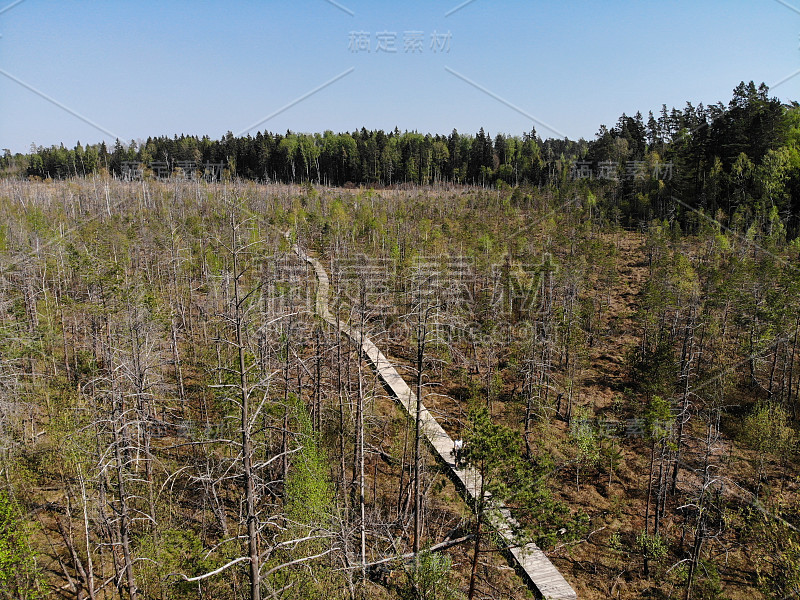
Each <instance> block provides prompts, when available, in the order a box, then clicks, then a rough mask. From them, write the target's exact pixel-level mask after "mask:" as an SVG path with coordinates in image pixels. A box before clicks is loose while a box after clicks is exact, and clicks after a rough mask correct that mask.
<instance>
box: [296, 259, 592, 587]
mask: <svg viewBox="0 0 800 600" xmlns="http://www.w3.org/2000/svg"><path fill="white" fill-rule="evenodd" d="M293 250H294V252H295V254H297V256H298V257H300V258H301V259H302V260H304V261H306V262H307V263H309V264H310V265H311V266H312V267H313V268H314V272H315V274H316V277H317V294H316V299H315V307H316V311H317V314H318V315H319V316H320V317H322V318H323V319H324V320H325V321H327V322H328V323H329V324H330V325H332V326H334V327H338V328H339V330H340V331H341V332H342V333H344V334H345V335H347V336H348V337H349V338H351V339H352V340H353V341H354V342H355V343H356V344H360V345H361V351H362V353H363V354H364V355H365V356H366V357H367V360H368V361H369V362H370V364H371V365H372V367H373V368H374V369H375V371H376V372H377V373H378V376H379V377H380V378H381V379H382V380H383V382H384V384H385V385H386V386H387V387H388V388H389V389H390V390H391V393H392V396H394V398H395V399H396V400H397V402H398V403H399V404H400V405H401V406H402V407H403V409H405V411H406V412H407V413H408V414H409V416H412V417H415V415H416V409H417V399H416V395H415V394H414V393H413V392H412V390H411V388H410V387H409V386H408V384H407V383H406V382H405V380H404V379H403V378H402V377H401V376H400V374H399V373H398V372H397V370H396V369H395V368H394V367H393V366H392V364H391V363H390V362H389V360H388V359H387V358H386V356H385V355H384V354H383V352H381V351H380V349H379V348H378V347H377V346H376V345H375V344H374V343H373V342H372V340H371V339H369V338H368V337H367V336H365V335H363V334H362V332H360V331H359V330H358V329H356V328H354V327H350V326H348V325H345V324H344V323H341V322H340V321H338V320H337V318H336V317H335V316H334V315H333V314H332V313H331V311H330V309H329V308H328V295H329V293H330V280H329V279H328V274H327V273H326V272H325V268H324V267H323V266H322V264H321V263H320V262H319V261H318V260H316V259H315V258H312V257H311V256H309V255H308V254H306V253H305V252H304V251H303V250H302V249H301V248H300V246H298V245H297V244H295V245H294V246H293ZM420 416H421V420H422V431H423V433H424V434H425V437H426V438H427V440H428V442H429V444H430V445H431V447H432V448H433V450H434V451H435V452H436V454H437V455H438V456H439V459H440V460H441V462H443V463H444V464H446V465H448V466H449V468H450V471H451V475H453V476H454V477H455V478H456V480H457V481H458V482H460V486H459V488H460V489H461V490H462V491H463V493H464V494H465V496H466V500H467V501H468V502H470V503H473V504H474V501H475V498H476V497H477V496H478V494H480V489H481V475H480V473H478V472H477V471H476V470H475V469H473V468H472V467H457V466H456V465H455V463H454V462H453V461H452V457H451V455H450V452H451V450H452V449H453V440H452V438H451V437H450V436H449V435H447V432H446V431H445V430H444V429H443V428H442V426H441V425H439V422H438V421H437V420H436V419H435V418H434V417H433V415H432V414H431V413H430V411H428V409H427V408H425V406H424V405H422V404H420ZM489 505H490V506H491V503H489ZM487 522H488V523H489V525H490V526H491V527H492V528H493V529H494V530H495V531H496V532H497V533H498V535H499V536H500V537H501V538H502V540H503V543H504V544H505V549H507V550H508V551H509V552H510V554H511V555H512V556H513V558H514V560H515V561H516V563H517V566H518V567H519V568H520V569H521V570H522V571H523V572H524V573H525V576H526V577H527V583H528V585H530V586H532V587H533V589H534V590H535V591H536V592H537V593H538V594H539V595H540V596H541V597H543V598H545V599H547V600H577V597H578V596H577V594H576V593H575V590H573V589H572V587H571V586H570V585H569V583H567V580H566V579H564V577H563V576H562V575H561V573H560V572H559V571H558V569H556V567H555V566H554V565H553V563H551V562H550V560H549V559H548V558H547V556H546V555H545V553H544V552H542V550H541V549H540V548H539V547H538V546H537V545H536V544H533V543H527V544H523V545H520V544H519V543H518V541H517V540H516V539H515V536H514V533H513V525H515V524H516V521H515V520H514V519H513V517H512V516H511V513H510V512H509V511H508V510H507V509H505V508H500V509H494V510H492V509H490V510H489V511H488V512H487Z"/></svg>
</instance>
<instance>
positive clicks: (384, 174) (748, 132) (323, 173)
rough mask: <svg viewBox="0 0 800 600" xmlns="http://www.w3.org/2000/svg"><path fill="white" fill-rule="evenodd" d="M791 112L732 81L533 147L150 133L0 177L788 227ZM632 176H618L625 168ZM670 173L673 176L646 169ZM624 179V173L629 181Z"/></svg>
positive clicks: (466, 139)
mask: <svg viewBox="0 0 800 600" xmlns="http://www.w3.org/2000/svg"><path fill="white" fill-rule="evenodd" d="M799 141H800V111H798V105H797V103H796V102H792V103H791V104H783V103H781V102H780V100H778V99H777V98H774V97H772V98H771V97H770V96H769V89H768V87H767V86H766V85H764V84H763V83H762V84H761V85H760V86H756V85H755V84H754V83H753V82H752V81H751V82H750V83H748V84H745V83H744V82H741V83H740V84H739V85H738V86H737V87H736V88H735V89H734V90H733V96H732V98H731V100H730V101H729V102H728V104H727V105H726V104H723V103H722V102H718V103H717V104H714V105H709V106H704V105H703V104H699V105H697V106H693V105H692V104H691V103H689V102H687V103H686V106H685V107H684V108H683V110H679V109H677V108H672V109H671V110H669V109H667V106H666V105H663V106H662V108H661V111H660V113H659V114H658V115H654V114H653V113H652V112H650V113H649V114H648V117H647V119H645V118H644V117H643V116H642V114H641V113H640V112H637V113H636V114H635V115H634V116H628V115H626V114H624V113H623V114H622V116H620V118H619V120H618V121H617V123H616V124H615V125H613V126H612V127H610V128H609V127H606V126H605V125H602V126H601V127H600V129H599V131H598V133H597V135H596V137H595V139H594V140H591V141H587V140H584V139H582V138H581V139H579V140H577V141H573V140H569V139H566V138H565V139H555V138H549V139H542V138H541V137H540V136H539V135H538V134H537V132H536V130H535V128H532V129H531V131H530V132H528V133H525V134H524V135H522V136H516V135H515V136H511V135H505V134H497V135H495V136H494V137H492V135H491V134H490V133H488V132H486V131H484V129H483V128H481V129H480V130H479V131H478V132H477V133H476V134H475V135H469V134H462V133H459V132H458V131H456V130H455V129H454V130H453V131H452V132H451V133H450V134H449V135H440V134H430V133H427V134H423V133H419V132H417V131H404V132H401V131H400V130H399V129H397V128H395V129H394V130H392V131H389V132H385V131H383V130H367V129H365V128H361V129H360V130H356V131H352V132H344V133H334V132H333V131H325V132H324V133H322V134H319V133H314V134H308V133H296V132H292V131H287V132H286V133H285V134H280V133H271V132H268V131H264V132H260V131H259V132H258V133H256V134H255V136H252V135H250V134H248V135H246V136H240V137H236V136H234V135H233V134H232V133H231V132H228V133H226V134H225V135H224V136H223V137H222V138H221V139H220V140H211V139H210V138H209V137H208V136H203V137H198V136H195V135H181V136H177V135H175V136H173V137H172V138H170V137H168V136H159V137H149V138H148V139H147V140H146V141H143V142H142V141H140V142H136V141H131V142H130V143H128V144H125V143H123V142H122V141H120V140H117V141H116V143H115V144H114V147H113V148H112V149H109V148H108V147H107V146H106V144H105V143H100V144H90V145H86V146H84V145H82V144H81V143H80V142H79V143H78V144H76V145H75V147H74V148H72V149H69V148H66V147H64V146H63V144H62V145H59V146H52V147H50V148H45V147H41V146H32V147H31V150H30V152H29V153H27V154H16V155H12V154H11V153H10V151H6V152H5V153H4V155H3V157H2V158H1V159H0V175H5V176H24V177H39V178H43V179H46V178H52V179H58V178H69V177H76V176H77V177H80V176H85V175H89V174H92V173H96V172H98V171H101V170H105V171H107V172H109V173H110V174H112V175H115V176H118V177H122V176H123V175H124V173H125V165H126V164H135V163H138V164H140V165H141V166H142V167H143V175H144V176H145V177H148V176H149V177H157V176H159V175H161V174H162V173H161V171H160V170H155V172H154V170H153V169H148V166H149V165H151V164H152V163H154V162H158V163H159V164H160V165H164V164H165V165H168V168H169V171H168V172H173V171H174V172H175V174H180V171H179V169H178V168H177V167H178V165H179V164H184V163H187V162H189V163H191V162H194V163H198V164H203V163H215V164H220V163H224V164H225V165H226V169H225V170H224V172H223V176H225V177H229V178H242V179H249V180H254V181H262V182H282V183H303V182H313V183H317V184H322V185H330V186H371V187H381V186H396V185H399V184H417V185H432V184H433V185H435V184H467V185H479V186H484V187H496V186H505V185H510V186H524V185H530V186H537V187H551V188H555V189H559V190H561V191H563V192H564V193H571V192H570V190H573V189H574V188H575V187H580V188H582V189H588V190H591V191H592V193H593V194H599V195H600V196H602V197H608V198H609V199H610V201H609V203H608V204H609V205H611V206H613V207H614V209H615V210H616V211H618V213H619V217H620V218H623V219H626V220H628V221H629V222H631V223H632V222H636V221H644V222H646V221H648V220H649V219H652V218H655V217H657V218H663V217H665V216H669V215H670V211H671V210H673V209H674V206H673V205H674V202H669V199H670V198H678V199H679V200H680V201H681V203H683V204H685V205H686V206H687V207H689V208H702V209H704V210H706V211H707V212H709V213H710V214H714V213H715V212H716V211H717V210H719V209H722V210H723V211H725V212H726V213H727V214H732V213H733V212H734V211H736V210H737V209H739V208H743V209H744V210H746V211H750V212H757V211H758V210H761V209H763V208H764V207H765V206H775V207H776V208H777V210H778V211H779V212H780V213H781V215H782V216H783V217H786V218H788V225H789V227H790V228H791V229H792V230H794V228H796V226H797V215H798V212H800V206H798V200H797V199H796V198H798V197H800V195H799V194H798V191H800V188H799V187H798V186H800V151H798V143H799ZM632 162H633V163H636V164H637V165H638V166H639V167H640V168H641V175H642V176H641V177H630V176H626V169H627V170H628V171H629V169H630V165H631V163H632ZM601 163H604V164H606V165H612V166H611V171H612V172H613V174H614V176H612V177H605V178H602V179H599V178H596V177H595V178H593V179H589V180H586V179H583V178H579V177H576V176H575V175H576V171H575V167H576V164H588V165H592V166H593V167H595V168H596V166H597V165H599V164H601ZM664 163H669V164H670V165H671V170H670V175H671V176H670V177H664V176H663V174H660V173H659V171H658V170H657V169H656V168H654V167H656V166H657V165H659V164H664ZM627 174H628V175H630V172H628V173H627Z"/></svg>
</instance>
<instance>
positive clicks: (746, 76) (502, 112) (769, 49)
mask: <svg viewBox="0 0 800 600" xmlns="http://www.w3.org/2000/svg"><path fill="white" fill-rule="evenodd" d="M462 4H463V6H461V8H458V10H454V9H456V8H457V7H459V6H460V5H462ZM0 11H2V12H0V35H2V37H0V148H10V149H11V150H12V151H13V152H22V151H27V150H28V149H29V147H30V144H31V143H36V144H38V145H45V146H49V145H51V144H58V143H64V145H65V146H68V147H71V146H73V145H74V144H75V143H76V142H77V141H78V140H80V141H81V142H82V143H84V144H85V143H93V142H99V141H100V140H103V139H105V140H106V141H107V142H113V140H114V138H115V137H119V138H121V139H122V140H123V141H130V140H132V139H135V140H139V139H146V138H147V137H148V136H150V135H170V136H172V135H173V134H181V133H187V134H197V135H204V134H205V135H209V136H210V137H212V138H219V137H221V136H222V135H223V134H224V133H225V132H226V131H228V130H230V131H232V132H233V133H234V134H239V133H242V132H243V131H245V130H247V128H248V127H250V126H252V125H254V124H256V123H259V122H260V121H262V120H264V119H266V118H267V117H270V118H269V119H267V120H266V121H265V122H263V123H262V124H260V125H259V126H258V127H256V128H253V129H252V130H251V132H252V133H253V134H255V133H256V131H258V130H265V129H268V130H270V131H278V132H285V131H286V130H287V129H291V130H293V131H298V132H322V131H324V130H326V129H332V130H334V131H352V130H354V129H356V128H360V127H362V126H364V127H367V128H368V129H377V128H381V129H384V130H389V129H393V128H394V127H395V126H397V127H399V128H400V130H406V129H407V130H417V131H420V132H432V133H437V132H438V133H449V132H450V131H451V130H452V129H453V128H456V129H458V130H459V131H460V132H462V133H475V132H476V131H477V130H478V128H480V127H481V126H482V127H484V128H485V129H486V130H487V131H488V132H489V133H490V134H491V135H496V134H497V133H508V134H522V133H523V132H526V131H530V129H531V127H532V126H535V127H536V129H537V131H538V132H539V134H540V135H542V136H543V137H562V136H569V137H570V138H573V139H577V138H579V137H584V138H586V139H592V138H593V137H594V135H595V133H596V132H597V130H598V128H599V126H600V125H601V124H607V125H612V124H614V123H615V122H616V120H617V119H618V117H619V116H620V115H621V114H622V113H623V112H625V113H627V114H629V115H632V114H634V113H635V112H636V111H637V110H640V111H642V114H643V115H644V116H645V118H646V117H647V111H648V110H653V111H654V112H657V111H658V110H659V109H660V107H661V104H667V106H669V107H672V106H677V107H678V108H682V107H683V106H684V105H685V103H686V102H687V101H690V102H692V103H693V104H697V103H699V102H703V103H705V104H710V103H715V102H717V101H723V102H725V103H727V102H728V100H730V97H731V91H732V90H733V88H734V87H735V86H736V85H737V84H738V83H739V81H742V80H744V81H750V80H754V81H755V82H756V83H760V82H762V81H763V82H765V83H766V84H768V85H770V86H771V87H772V91H771V95H775V96H778V97H779V98H780V99H781V100H784V101H787V102H788V101H790V100H793V99H798V98H800V74H798V75H797V76H796V77H794V78H791V79H788V80H786V81H784V82H783V83H780V85H777V86H775V84H777V83H779V82H781V81H782V80H784V79H786V78H787V77H789V76H791V75H793V74H795V73H797V72H798V71H800V0H786V1H785V2H784V1H783V0H690V1H684V0H675V1H669V0H658V1H655V0H637V1H634V0H630V1H615V0H609V1H605V2H598V1H592V2H589V1H579V0H563V1H547V0H544V1H533V0H529V1H511V0H509V1H502V0H472V1H471V2H464V0H426V1H424V2H423V1H408V2H400V1H393V2H388V1H387V2H381V1H378V0H370V1H367V0H337V1H336V2H332V1H330V0H295V1H291V2H289V1H282V2H278V1H269V0H263V1H260V2H256V1H247V2H246V1H237V0H231V1H229V2H211V1H204V0H192V1H182V0H161V1H159V2H152V1H150V0H140V1H125V2H122V1H120V0H103V1H89V0H84V1H79V0H59V1H54V0H22V1H17V2H15V1H14V0H0ZM355 32H360V33H355ZM412 32H417V33H412ZM434 35H436V37H435V38H434ZM432 41H435V42H437V43H435V44H432ZM367 45H369V51H367V50H366V46H367ZM407 45H408V47H406V46H407ZM379 46H381V47H380V48H379ZM392 47H394V49H395V52H389V51H386V50H391V49H392ZM337 77H338V79H336V78H337ZM331 80H335V81H332V82H331ZM326 83H328V85H327V86H323V84H326ZM26 86H27V87H26ZM31 88H33V89H31ZM33 90H36V91H33ZM315 90H316V91H315ZM310 92H314V93H311V94H310V95H309V93H310ZM40 94H41V95H40ZM42 96H45V97H46V98H49V100H47V99H45V98H44V97H42ZM304 96H305V98H304V99H301V98H303V97H304ZM498 98H499V99H498ZM298 99H301V100H299V101H298ZM54 103H57V104H59V105H60V106H57V105H56V104H54ZM292 103H294V104H292ZM290 104H291V106H289V107H288V108H287V105H290ZM509 105H510V106H509ZM282 108H283V109H285V110H283V111H282V112H279V111H280V110H281V109H282ZM74 113H77V114H79V115H81V116H80V117H78V116H75V114H74ZM276 113H278V114H276ZM87 121H88V122H90V123H91V124H90V123H87ZM537 121H538V122H537ZM542 123H544V124H547V126H549V127H550V128H551V129H548V127H546V126H545V125H543V124H542Z"/></svg>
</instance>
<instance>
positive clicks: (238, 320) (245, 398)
mask: <svg viewBox="0 0 800 600" xmlns="http://www.w3.org/2000/svg"><path fill="white" fill-rule="evenodd" d="M233 227H234V230H233V233H234V238H233V302H234V323H235V326H236V347H237V349H238V353H239V396H240V397H239V401H240V402H241V421H242V422H241V438H242V466H243V469H244V480H245V502H246V505H247V547H248V553H249V556H250V600H260V599H261V569H260V564H259V556H258V524H257V522H256V493H255V481H254V474H253V465H252V458H253V449H252V444H251V439H250V390H249V388H248V383H247V367H246V365H245V357H244V339H243V335H242V321H243V319H244V317H243V315H242V306H241V300H240V298H239V277H240V273H239V264H238V249H237V247H236V225H233ZM286 360H287V361H288V360H289V359H288V356H287V359H286Z"/></svg>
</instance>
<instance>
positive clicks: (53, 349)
mask: <svg viewBox="0 0 800 600" xmlns="http://www.w3.org/2000/svg"><path fill="white" fill-rule="evenodd" d="M611 200H613V199H609V198H602V197H600V198H595V196H594V195H593V194H588V195H586V194H581V193H579V192H577V191H575V190H570V193H569V194H567V193H562V192H559V191H557V190H555V189H554V188H544V187H540V188H535V187H534V188H529V189H521V188H515V189H511V188H509V187H507V186H501V187H500V189H484V188H471V187H457V186H456V187H451V188H450V189H447V190H443V189H434V188H425V187H421V188H418V189H404V190H394V189H384V190H380V191H377V192H376V191H373V190H368V189H363V188H361V189H352V190H344V189H335V188H324V187H319V186H314V185H312V184H306V185H303V186H292V185H283V184H280V185H262V184H257V183H248V182H240V181H232V182H230V181H229V182H224V183H214V184H210V183H205V182H199V181H195V182H188V181H171V180H168V181H139V182H120V181H117V180H114V179H110V178H109V177H108V175H106V174H102V173H100V174H97V175H95V176H93V177H91V178H86V179H74V180H68V181H59V182H53V181H38V182H37V181H15V180H4V181H0V214H1V215H3V218H2V220H0V448H1V450H2V451H1V452H0V474H1V475H2V476H1V477H0V598H25V599H34V598H51V597H52V598H59V597H60V598H79V599H84V598H92V599H101V598H102V599H106V598H107V599H112V598H125V599H128V598H130V599H131V600H137V599H150V598H154V599H155V598H158V599H162V600H166V599H180V598H213V599H215V600H216V599H227V598H231V599H233V598H248V599H257V598H286V599H289V598H298V599H299V598H331V599H333V598H353V599H355V598H387V599H389V598H392V599H394V598H426V599H445V598H466V597H467V595H468V594H470V595H471V596H472V597H475V598H493V599H503V598H525V597H529V596H528V595H529V593H530V592H529V590H528V589H527V587H526V585H525V582H524V581H523V580H522V579H521V578H520V577H519V576H518V575H517V574H516V573H515V572H514V570H513V569H512V568H510V567H509V566H508V564H507V563H506V562H505V559H504V558H503V555H502V554H501V553H500V552H499V549H498V547H497V546H496V545H495V540H493V538H492V537H491V536H481V537H478V538H477V540H478V541H477V547H476V536H475V531H476V524H477V522H478V520H477V519H476V516H475V514H474V512H473V510H472V507H470V506H468V505H466V504H465V503H464V502H463V501H462V499H461V497H460V495H459V493H458V491H457V490H456V489H455V488H454V485H453V483H452V482H451V480H450V479H449V478H448V476H447V472H446V471H447V469H446V467H445V466H444V465H441V464H438V463H437V462H436V461H435V460H434V459H433V457H432V455H430V454H429V453H428V452H427V448H425V446H424V445H422V446H421V452H420V455H419V456H418V457H417V456H415V431H414V423H413V421H410V420H409V419H407V418H406V417H405V416H404V414H403V413H402V412H401V411H400V410H399V409H398V408H397V407H396V406H395V404H394V402H393V400H392V399H391V398H389V397H388V396H387V393H386V391H385V390H384V389H383V387H381V385H380V383H379V381H377V379H376V376H375V374H374V373H373V372H372V371H371V370H370V369H369V367H368V365H367V363H366V362H364V361H363V360H362V358H361V357H360V356H359V355H358V353H357V352H356V351H355V350H354V348H353V346H352V344H351V343H350V342H349V341H348V340H347V338H346V337H344V336H342V335H341V332H338V331H336V330H335V329H334V328H332V327H330V326H329V325H327V324H326V323H325V322H324V321H322V320H321V319H319V318H318V317H317V316H316V315H315V314H314V310H315V303H314V294H315V277H314V272H313V271H311V270H310V269H309V268H308V266H307V264H306V263H305V262H303V261H301V260H299V259H298V257H297V256H296V255H295V254H294V253H293V252H292V251H291V247H292V244H293V243H297V244H299V245H300V246H301V247H302V248H304V249H305V250H307V251H308V252H309V253H310V254H312V255H314V256H315V257H317V258H318V259H319V260H320V261H321V262H322V264H323V265H325V268H326V269H327V271H328V274H329V276H330V280H331V298H330V305H331V308H332V310H333V311H335V312H336V313H337V314H338V316H339V318H340V319H342V320H343V321H346V322H350V323H351V324H353V325H354V326H357V327H359V328H361V329H363V330H364V331H365V332H367V333H368V334H369V335H370V337H371V338H372V339H373V341H374V342H375V343H376V344H377V345H378V346H379V347H380V348H381V349H382V351H383V352H384V353H385V354H386V355H387V356H388V357H389V358H390V359H391V360H392V361H394V363H395V364H396V365H397V367H398V370H399V371H400V373H401V374H402V375H403V377H404V378H405V379H406V381H408V382H409V384H410V385H412V388H413V387H414V385H416V384H417V383H420V384H421V386H422V389H423V396H424V401H425V404H426V405H427V406H428V408H429V409H431V411H432V412H433V413H434V415H435V416H436V418H437V419H438V420H439V422H440V423H441V424H442V426H443V427H444V428H445V429H446V430H447V432H448V433H449V434H450V435H451V437H453V438H454V439H457V438H461V439H464V440H465V449H464V453H463V458H464V460H466V461H468V462H470V464H473V465H474V466H475V467H476V468H478V469H479V470H480V471H481V472H482V473H483V474H484V477H485V480H486V485H487V489H489V490H490V491H491V492H492V494H493V496H494V497H495V498H502V499H503V501H504V502H505V504H506V505H507V506H509V507H510V509H511V510H512V512H513V514H514V515H515V517H516V518H517V519H518V520H519V522H520V526H521V530H520V539H529V540H532V541H535V542H536V543H538V544H539V545H540V547H542V548H543V549H544V550H545V551H546V552H547V554H548V556H550V557H551V559H552V560H553V562H554V564H556V566H557V567H558V568H559V569H560V570H561V572H562V573H563V575H564V576H565V578H566V579H567V580H568V581H569V582H570V584H571V585H572V586H573V588H574V589H575V590H576V591H577V593H578V597H579V598H587V599H591V598H597V599H601V598H603V599H604V598H641V597H649V598H696V599H700V598H731V599H745V598H786V597H794V596H797V595H798V593H800V531H798V527H800V518H798V513H797V506H798V489H799V484H798V482H799V481H800V480H799V479H798V476H799V475H800V470H799V469H798V467H800V457H799V456H798V449H799V448H798V435H797V427H798V423H800V421H799V420H798V419H800V415H798V408H800V406H799V404H800V398H799V397H798V384H800V382H799V381H798V379H800V353H799V352H798V341H799V340H798V328H799V326H800V272H798V252H799V251H800V244H798V242H797V240H794V241H792V240H790V239H787V235H786V229H785V227H784V222H783V220H782V216H781V215H779V214H778V212H777V211H775V210H770V209H769V207H768V205H765V204H758V203H756V204H753V205H752V206H750V207H749V208H742V209H741V210H739V209H737V210H736V211H735V212H734V213H733V214H726V213H725V212H723V211H722V210H719V211H718V212H717V213H716V214H713V215H707V214H705V213H703V212H702V211H701V210H699V209H698V210H695V209H692V210H691V211H685V212H683V213H681V214H677V213H676V214H675V216H674V218H667V219H664V220H652V221H646V220H642V221H641V222H640V223H638V225H637V226H635V227H629V228H623V227H621V226H620V224H619V223H620V220H619V218H618V213H615V210H614V204H613V202H612V201H611ZM765 206H767V208H764V207H765ZM742 207H744V205H742ZM423 336H424V343H422V342H423ZM415 522H416V524H417V525H416V527H415ZM415 530H418V531H417V534H418V535H415Z"/></svg>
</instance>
